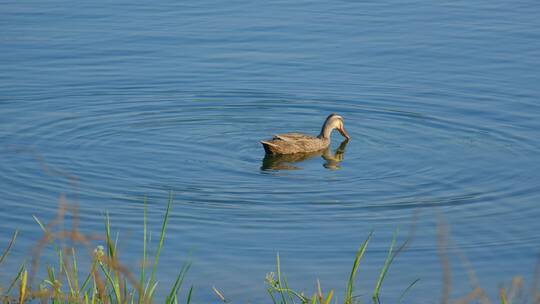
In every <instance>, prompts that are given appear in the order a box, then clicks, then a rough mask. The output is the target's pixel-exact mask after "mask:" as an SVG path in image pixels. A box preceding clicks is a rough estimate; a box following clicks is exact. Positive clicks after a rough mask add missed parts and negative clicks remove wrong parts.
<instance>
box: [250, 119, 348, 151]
mask: <svg viewBox="0 0 540 304" xmlns="http://www.w3.org/2000/svg"><path fill="white" fill-rule="evenodd" d="M333 129H338V131H339V132H340V133H341V134H342V135H343V136H344V137H346V138H347V139H348V138H350V137H349V135H348V134H347V132H346V131H345V129H344V127H343V118H342V117H341V116H339V115H337V114H331V115H330V116H328V117H327V118H326V120H325V122H324V124H323V127H322V129H321V133H320V134H319V136H310V135H305V134H302V133H287V134H278V135H274V137H273V138H272V139H271V140H266V141H261V144H262V145H263V147H264V151H265V152H266V153H267V154H294V153H309V152H316V151H321V150H324V149H326V148H327V147H328V146H329V145H330V134H331V133H332V130H333Z"/></svg>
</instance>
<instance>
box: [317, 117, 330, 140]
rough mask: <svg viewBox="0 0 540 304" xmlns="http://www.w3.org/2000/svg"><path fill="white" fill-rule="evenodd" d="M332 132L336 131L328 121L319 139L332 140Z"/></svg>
mask: <svg viewBox="0 0 540 304" xmlns="http://www.w3.org/2000/svg"><path fill="white" fill-rule="evenodd" d="M332 130H334V128H333V127H332V126H331V125H330V124H329V123H328V121H326V122H325V124H324V125H323V126H322V129H321V133H320V134H319V136H317V137H318V138H321V139H330V135H331V134H332Z"/></svg>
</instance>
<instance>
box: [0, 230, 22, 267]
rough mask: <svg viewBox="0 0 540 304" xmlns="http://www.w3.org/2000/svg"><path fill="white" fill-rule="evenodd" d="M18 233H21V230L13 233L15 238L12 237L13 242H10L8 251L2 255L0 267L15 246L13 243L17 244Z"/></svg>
mask: <svg viewBox="0 0 540 304" xmlns="http://www.w3.org/2000/svg"><path fill="white" fill-rule="evenodd" d="M18 233H19V230H15V232H14V233H13V236H12V237H11V240H9V243H8V246H7V248H6V250H4V253H2V256H1V257H0V265H1V264H2V262H3V261H4V259H5V258H6V257H7V256H8V254H9V251H10V250H11V247H12V246H13V243H15V240H16V239H17V234H18Z"/></svg>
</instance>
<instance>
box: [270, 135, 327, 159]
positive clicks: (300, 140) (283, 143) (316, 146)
mask: <svg viewBox="0 0 540 304" xmlns="http://www.w3.org/2000/svg"><path fill="white" fill-rule="evenodd" d="M261 143H262V145H263V147H264V151H265V152H266V153H268V154H293V153H309V152H316V151H321V150H324V149H326V148H327V147H328V145H329V144H330V139H328V138H318V137H314V136H309V135H305V134H301V133H287V134H278V135H274V137H273V138H272V139H271V140H268V141H261Z"/></svg>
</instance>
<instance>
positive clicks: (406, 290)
mask: <svg viewBox="0 0 540 304" xmlns="http://www.w3.org/2000/svg"><path fill="white" fill-rule="evenodd" d="M418 281H420V279H419V278H418V279H416V280H414V281H413V282H412V283H411V284H409V286H408V287H407V288H405V290H404V291H403V292H402V293H401V295H400V296H399V299H398V303H401V300H403V298H404V297H405V295H406V294H407V292H409V290H410V289H411V288H412V287H413V286H414V285H415V284H416V283H418Z"/></svg>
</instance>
